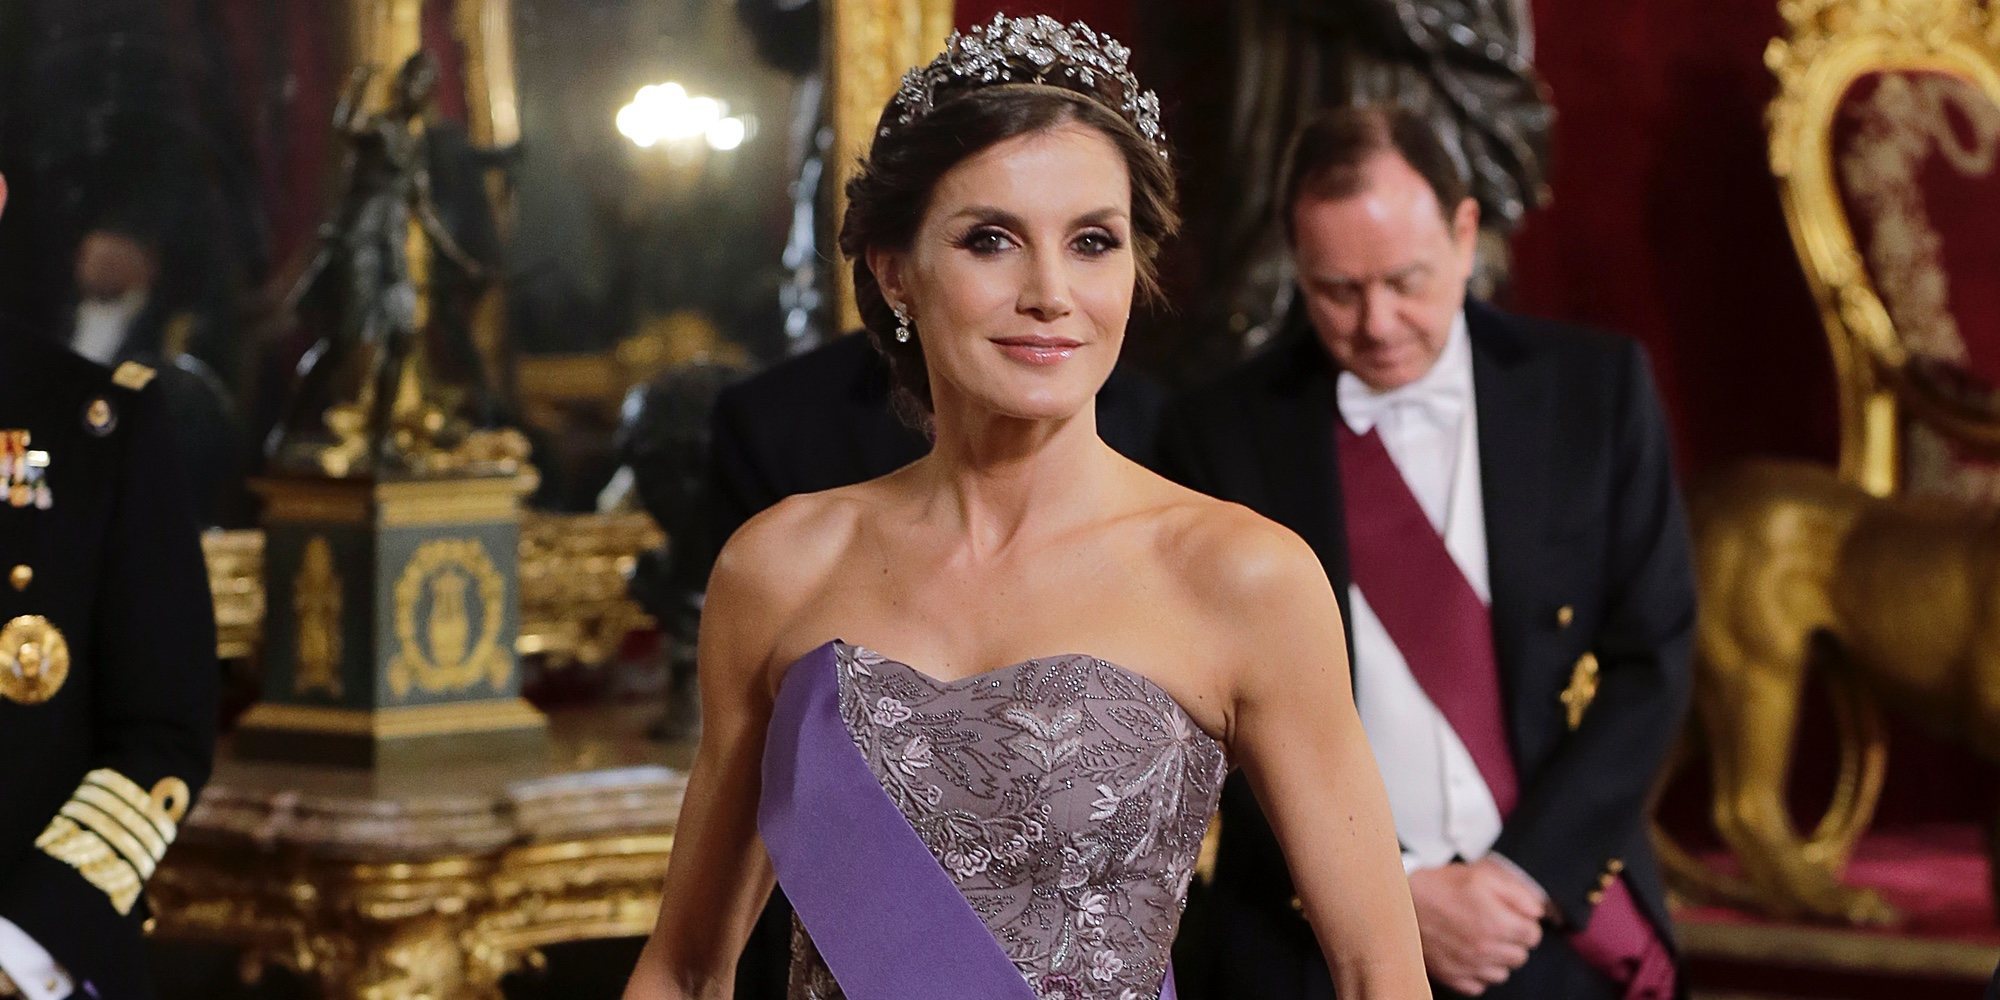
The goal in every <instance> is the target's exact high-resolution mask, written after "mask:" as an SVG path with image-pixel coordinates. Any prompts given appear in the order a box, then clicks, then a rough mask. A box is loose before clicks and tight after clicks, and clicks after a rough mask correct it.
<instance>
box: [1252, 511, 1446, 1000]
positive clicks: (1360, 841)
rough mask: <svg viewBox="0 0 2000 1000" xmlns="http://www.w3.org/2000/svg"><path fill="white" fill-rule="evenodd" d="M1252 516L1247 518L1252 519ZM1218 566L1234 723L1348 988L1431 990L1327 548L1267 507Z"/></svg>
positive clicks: (1340, 987) (1350, 991)
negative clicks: (1355, 689) (1284, 525)
mask: <svg viewBox="0 0 2000 1000" xmlns="http://www.w3.org/2000/svg"><path fill="white" fill-rule="evenodd" d="M1246 520H1247V519H1246ZM1239 527H1242V528H1245V529H1247V530H1237V531H1232V532H1230V533H1231V534H1233V535H1235V536H1236V538H1235V540H1234V542H1233V543H1232V544H1231V545H1230V546H1229V547H1228V550H1227V554H1226V555H1224V556H1223V557H1222V562H1223V563H1224V564H1225V566H1226V568H1225V570H1224V571H1223V572H1222V573H1220V574H1218V577H1219V582H1221V583H1222V585H1223V586H1224V588H1225V589H1226V591H1227V593H1226V594H1225V595H1224V598H1225V599H1224V601H1223V603H1224V604H1225V605H1226V606H1229V607H1230V613H1229V614H1228V616H1227V620H1228V621H1230V622H1232V623H1234V624H1233V627H1232V628H1231V629H1230V634H1231V636H1232V637H1233V641H1232V643H1231V648H1230V653H1229V661H1230V665H1231V670H1232V672H1233V675H1234V676H1233V681H1234V683H1233V690H1234V696H1233V698H1232V699H1231V705H1232V713H1231V718H1230V724H1229V731H1228V733H1227V736H1228V739H1229V753H1230V759H1231V760H1232V761H1234V762H1235V763H1236V764H1237V765H1239V766H1241V767H1242V768H1243V770H1244V773H1245V775H1246V776H1247V777H1248V778H1249V779H1250V786H1251V788H1252V790H1254V791H1255V792H1256V794H1257V801H1258V804H1259V805H1260V806H1261V807H1262V809H1263V811H1264V815H1265V817H1266V818H1267V819H1268V820H1270V823H1271V829H1272V831H1273V832H1274V833H1276V835H1277V838H1278V843H1279V845H1280V846H1281V847H1282V848H1283V849H1284V853H1285V861H1286V863H1287V865H1288V866H1289V867H1290V868H1291V871H1292V878H1293V883H1294V884H1295V885H1296V886H1297V888H1298V893H1299V899H1300V901H1301V903H1302V904H1303V905H1304V907H1305V915H1306V918H1307V919H1308V920H1310V921H1311V922H1312V927H1313V933H1314V935H1315V936H1316V937H1317V938H1318V939H1319V945H1320V949H1321V950H1322V951H1323V952H1324V953H1325V955H1326V960H1327V964H1328V966H1329V967H1331V969H1332V971H1333V980H1334V988H1335V993H1336V994H1337V995H1338V996H1340V997H1342V998H1343V1000H1363V998H1368V1000H1373V998H1396V1000H1405V998H1410V997H1428V996H1430V986H1429V983H1428V981H1427V980H1426V979H1425V976H1424V962H1423V952H1422V948H1421V946H1420V944H1419V942H1418V937H1417V921H1416V912H1415V910H1414V908H1413V907H1412V906H1411V903H1410V890H1409V883H1408V881H1407V880H1406V879H1405V878H1404V875H1403V866H1402V861H1401V856H1400V853H1399V852H1398V850H1397V847H1396V833H1395V827H1394V825H1393V824H1392V823H1391V822H1390V819H1389V800H1388V796H1387V794H1386V793H1385V792H1384V791H1383V788H1382V777H1381V772H1380V771H1378V770H1377V769H1376V766H1375V758H1374V755H1373V754H1372V753H1371V752H1370V751H1369V748H1368V742H1367V740H1366V738H1365V737H1364V736H1363V735H1362V732H1361V719H1360V716H1359V715H1358V714H1357V713H1356V711H1355V708H1354V696H1353V694H1352V690H1351V686H1350V683H1349V675H1348V666H1347V646H1346V639H1345V637H1344V634H1343V631H1342V628H1341V622H1340V606H1339V605H1338V604H1337V603H1336V602H1335V600H1334V596H1333V588H1332V587H1331V586H1330V585H1329V584H1328V583H1327V579H1326V573H1325V572H1324V571H1323V570H1322V569H1321V568H1320V565H1319V560H1318V558H1317V557H1315V556H1314V555H1313V553H1312V550H1311V549H1310V548H1308V547H1307V546H1306V544H1305V543H1304V542H1302V541H1300V540H1299V539H1298V537H1297V536H1295V535H1293V534H1291V533H1290V532H1287V531H1284V530H1283V529H1281V528H1278V527H1277V526H1276V525H1272V524H1270V523H1268V522H1263V521H1262V520H1261V519H1258V520H1257V521H1256V522H1254V523H1250V524H1247V525H1239Z"/></svg>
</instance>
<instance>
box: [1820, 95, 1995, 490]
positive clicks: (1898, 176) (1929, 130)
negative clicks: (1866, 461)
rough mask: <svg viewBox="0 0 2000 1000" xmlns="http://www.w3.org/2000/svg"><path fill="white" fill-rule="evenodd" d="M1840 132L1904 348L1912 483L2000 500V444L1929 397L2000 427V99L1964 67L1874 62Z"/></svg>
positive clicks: (1870, 257)
mask: <svg viewBox="0 0 2000 1000" xmlns="http://www.w3.org/2000/svg"><path fill="white" fill-rule="evenodd" d="M1831 138H1832V154H1833V159H1834V180H1835V183H1836V185H1837V187H1838V191H1839V195H1840V205H1841V208H1842V210H1843V211H1844V214H1845V215H1846V219H1847V223H1848V227H1849V228H1850V229H1851V231H1852V232H1853V234H1854V242H1855V247H1856V249H1857V250H1859V252H1860V255H1861V260H1862V262H1863V265H1864V267H1865V268H1866V273H1867V278H1868V283H1869V284H1870V285H1872V286H1873V288H1874V290H1875V293H1876V295H1877V296H1878V297H1879V298H1880V300H1881V303H1882V306H1883V308H1884V309H1885V310H1886V311H1887V313H1888V317H1889V321H1890V325H1891V327H1892V329H1893V331H1894V336H1895V339H1896V341H1897V343H1898V344H1900V346H1901V347H1902V348H1903V350H1904V352H1906V356H1905V357H1904V358H1903V359H1902V364H1903V366H1904V370H1903V373H1902V374H1903V375H1904V379H1903V380H1902V381H1894V380H1892V382H1893V383H1894V384H1895V385H1896V388H1897V390H1898V395H1899V396H1902V397H1904V400H1903V401H1904V402H1905V404H1906V405H1905V406H1904V408H1903V409H1904V411H1905V412H1904V419H1903V420H1902V421H1901V423H1902V426H1901V427H1900V428H1899V431H1900V435H1901V444H1902V448H1901V453H1902V461H1901V463H1900V464H1901V469H1900V473H1901V479H1902V485H1903V488H1904V489H1905V490H1908V491H1910V492H1913V493H1926V494H1944V495H1949V496H1954V497H1960V498H1964V499H1977V500H1984V501H1992V502H1995V503H2000V453H1996V452H1995V451H1994V450H1992V449H1990V448H1986V447H1980V446H1979V445H1978V443H1977V442H1968V441H1967V440H1964V439H1963V438H1962V437H1960V436H1957V435H1954V434H1953V433H1951V432H1950V431H1951V426H1949V422H1947V424H1948V426H1945V427H1940V426H1938V425H1937V423H1936V422H1934V421H1931V420H1928V419H1926V418H1927V416H1928V415H1929V412H1930V409H1931V407H1930V406H1927V405H1926V404H1927V403H1928V404H1937V405H1944V406H1952V407H1956V408H1957V409H1959V410H1962V411H1963V412H1964V413H1965V415H1966V417H1967V418H1968V419H1971V420H1973V421H1975V422H1976V421H1978V420H1979V419H1980V418H1981V417H1982V416H1985V417H1988V418H1990V419H1992V420H1993V422H1994V423H1995V424H1996V426H2000V409H1996V408H1995V407H1994V405H1993V404H1994V403H1995V402H1996V401H2000V103H1995V102H1994V101H1993V100H1991V99H1989V98H1988V96H1987V95H1986V94H1985V93H1984V92H1982V91H1981V90H1980V88H1979V87H1978V86H1977V84H1976V83H1974V82H1973V81H1971V80H1969V79H1967V78H1966V77H1965V76H1963V75H1960V74H1956V73H1951V72H1944V71H1938V70H1924V69H1916V70H1899V71H1889V72H1871V73H1866V74H1863V75H1861V76H1859V77H1856V78H1855V80H1854V82H1853V84H1852V85H1851V86H1849V87H1848V89H1847V91H1846V93H1845V94H1844V95H1843V96H1842V99H1841V102H1840V105H1839V108H1838V110H1837V112H1836V115H1835V120H1834V122H1833V128H1832V136H1831ZM1883 360H1884V361H1888V362H1891V363H1893V360H1894V359H1883ZM1910 396H1918V397H1923V398H1921V399H1918V400H1911V399H1909V398H1908V397H1910Z"/></svg>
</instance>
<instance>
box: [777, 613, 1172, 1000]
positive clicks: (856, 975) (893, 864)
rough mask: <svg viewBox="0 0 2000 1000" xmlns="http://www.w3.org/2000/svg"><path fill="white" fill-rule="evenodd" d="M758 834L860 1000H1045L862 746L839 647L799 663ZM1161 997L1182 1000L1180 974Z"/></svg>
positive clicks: (809, 929) (784, 703)
mask: <svg viewBox="0 0 2000 1000" xmlns="http://www.w3.org/2000/svg"><path fill="white" fill-rule="evenodd" d="M757 830H758V832H759V833H760V834H761V835H762V836H763V838H764V847H765V849H766V850H767V851H769V852H770V855H771V865H772V867H773V868H775V869H776V870H777V873H778V884H779V885H782V886H783V887H784V889H785V895H786V897H788V898H789V899H790V900H791V903H792V909H793V910H794V911H795V912H797V913H798V916H799V921H800V922H801V923H803V924H804V925H805V928H806V933H808V934H810V935H811V936H812V940H813V945H814V946H815V947H816V948H817V949H818V950H819V955H820V958H821V959H823V960H824V961H825V962H826V967H827V969H828V971H830V972H832V973H833V978H834V980H835V981H836V982H838V983H839V984H840V989H841V991H842V992H843V993H845V994H847V996H848V997H849V998H850V1000H932V998H935V997H939V996H950V997H953V998H955V1000H1035V991H1034V990H1033V989H1032V988H1031V987H1030V986H1029V985H1028V981H1027V980H1026V979H1024V978H1023V977H1022V976H1021V972H1020V970H1019V969H1017V968H1015V966H1014V963H1013V961H1012V960H1010V959H1009V958H1008V957H1007V953H1006V952H1005V951H1003V950H1002V949H1001V947H1000V943H999V941H997V940H995V939H994V937H993V932H992V930H990V929H989V928H988V927H987V926H986V922H985V921H984V920H981V919H980V918H979V914H977V913H975V912H973V910H972V906H971V904H969V903H967V902H966V900H965V895H964V894H963V893H961V892H959V891H958V885H957V884H956V883H954V882H953V881H952V880H951V876H950V875H948V874H946V872H945V870H944V868H943V867H941V866H939V864H938V862H937V858H936V856H935V855H933V854H931V851H930V848H929V847H926V846H925V845H924V842H923V839H922V838H921V837H919V836H917V831H916V830H915V829H914V828H912V827H911V826H910V821H909V820H908V819H907V818H906V817H904V815H903V813H902V811H901V810H899V809H897V808H896V804H895V803H894V802H893V801H891V800H890V798H889V796H888V794H887V793H885V792H883V791H882V785H881V783H880V782H879V781H877V780H876V778H875V772H873V771H871V770H870V769H869V767H868V761H867V760H865V759H863V757H862V756H861V753H860V752H859V751H858V750H857V749H856V748H855V746H854V737H853V735H852V734H850V733H849V732H848V730H847V724H846V723H845V722H843V721H842V720H841V718H840V692H839V665H838V662H837V661H836V659H835V656H834V649H833V643H827V644H826V645H824V646H821V647H819V648H818V649H815V650H813V651H812V652H810V653H807V654H806V655H805V656H804V657H801V658H800V659H799V661H798V662H797V663H794V664H792V666H791V668H790V670H789V671H787V673H786V675H785V679H784V681H783V682H782V683H781V684H780V685H779V687H778V700H777V703H776V704H775V705H774V706H773V707H772V711H771V727H770V732H769V735H768V736H767V737H766V738H765V743H764V790H763V796H762V799H761V801H759V803H758V806H757ZM947 976H948V977H950V981H949V982H946V981H943V977H947ZM1160 996H1161V998H1162V1000H1174V986H1173V975H1172V974H1171V973H1169V974H1168V976H1167V978H1166V982H1164V983H1163V984H1162V985H1161V987H1160Z"/></svg>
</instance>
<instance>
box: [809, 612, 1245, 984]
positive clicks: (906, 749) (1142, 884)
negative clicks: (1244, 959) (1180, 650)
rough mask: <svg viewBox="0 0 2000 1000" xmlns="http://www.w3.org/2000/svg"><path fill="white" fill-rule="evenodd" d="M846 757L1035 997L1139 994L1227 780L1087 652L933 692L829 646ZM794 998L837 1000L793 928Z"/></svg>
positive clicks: (1206, 755) (1158, 969) (1167, 713)
mask: <svg viewBox="0 0 2000 1000" xmlns="http://www.w3.org/2000/svg"><path fill="white" fill-rule="evenodd" d="M834 657H835V663H836V666H837V668H838V672H839V674H838V676H839V680H838V690H839V703H840V715H841V718H842V720H843V721H844V722H845V723H846V727H847V729H848V731H849V733H850V734H851V735H852V737H853V739H854V744H855V747H856V748H857V749H858V750H859V751H860V752H861V754H862V756H863V757H865V758H866V759H867V762H868V766H869V768H870V770H872V771H873V772H874V774H875V778H876V780H877V781H879V782H880V783H881V785H882V789H883V791H884V792H886V793H887V794H888V796H889V797H890V799H891V800H893V801H894V802H895V804H896V806H897V808H898V809H899V810H900V811H901V812H902V813H903V815H904V817H905V818H907V819H908V820H909V822H910V825H911V826H912V827H913V828H914V829H915V830H916V832H917V834H918V835H919V837H921V838H922V840H923V842H924V844H925V845H926V846H927V847H929V848H930V851H931V854H932V855H933V856H934V857H935V858H936V859H937V862H938V864H939V866H941V867H942V868H943V869H944V870H945V871H946V872H947V873H948V874H950V876H951V878H952V880H953V881H954V882H955V883H956V884H957V886H958V889H959V891H960V892H961V893H962V894H963V895H964V896H965V899H966V901H967V902H968V903H970V904H971V906H972V909H973V911H974V912H975V913H977V914H978V915H979V917H980V919H981V920H983V921H984V922H985V924H986V926H987V928H988V929H989V930H991V931H992V932H993V936H994V938H995V939H996V940H997V941H998V942H999V944H1000V946H1001V947H1002V949H1003V950H1005V952H1006V953H1007V956H1008V958H1010V959H1011V960H1012V961H1013V963H1014V966H1015V967H1016V968H1017V969H1019V970H1020V972H1021V975H1022V976H1023V977H1024V978H1025V979H1026V980H1027V981H1028V984H1029V985H1030V986H1031V987H1032V988H1033V989H1034V991H1035V994H1036V996H1037V997H1039V998H1040V1000H1140V998H1145V1000H1151V998H1153V997H1154V996H1156V995H1157V994H1158V992H1159V990H1160V984H1161V981H1162V979H1163V978H1164V977H1165V974H1166V971H1167V961H1168V951H1169V948H1170V947H1171V945H1172V944H1173V939H1174V933H1175V930H1176V929H1177V927H1178V926H1179V924H1180V917H1181V907H1182V904H1183V903H1184V902H1185V900H1186V898H1187V888H1188V881H1189V879H1190V878H1191V877H1192V876H1193V874H1194V868H1195V863H1196V860H1197V858H1198V856H1199V854H1200V850H1201V840H1202V835H1203V833H1204V832H1205V831H1206V830H1207V827H1208V821H1209V817H1210V815H1211V814H1212V813H1213V812H1214V811H1215V806H1216V800H1217V797H1218V796H1219V795H1220V794H1221V790H1222V779H1223V776H1224V774H1225V773H1226V771H1227V763H1226V761H1225V759H1224V755H1223V751H1222V747H1221V745H1220V744H1218V743H1217V742H1216V741H1215V740H1214V738H1212V737H1210V736H1209V735H1208V734H1207V733H1205V732H1203V731H1202V730H1201V728H1200V727H1199V726H1197V725H1196V724H1195V722H1194V720H1192V719H1190V718H1189V717H1188V714H1187V713H1186V712H1185V711H1184V710H1183V709H1182V708H1181V707H1180V706H1179V705H1178V704H1177V703H1175V702H1174V700H1173V699H1172V698H1170V697H1168V695H1167V694H1166V692H1165V691H1163V690H1161V689H1160V688H1159V686H1158V685H1156V684H1154V683H1153V682H1151V681H1149V680H1147V679H1145V678H1143V677H1140V676H1138V675H1137V674H1134V673H1132V672H1131V671H1128V670H1125V669H1123V668H1121V667H1118V666H1115V665H1113V664H1110V663H1106V662H1105V661H1103V660H1099V659H1095V658H1093V657H1089V656H1074V655H1072V656H1055V657H1047V658H1043V659H1036V660H1028V661H1025V662H1022V663H1017V664H1014V665H1012V666H1008V667H1002V668H1000V669H997V670H991V671H988V672H986V673H982V674H977V675H974V676H972V677H968V678H965V679H963V680H959V681H955V682H951V683H945V682H942V681H938V680H936V679H934V678H931V677H929V676H927V675H925V674H923V673H921V672H919V671H918V670H916V669H915V668H913V667H910V666H908V665H905V664H902V663H898V662H896V661H894V660H890V659H887V658H885V657H883V656H881V655H879V654H877V653H875V652H872V651H870V650H868V649H865V648H862V647H857V646H851V645H847V644H845V643H839V644H836V645H835V646H834ZM789 993H790V996H791V998H792V1000H839V998H841V997H842V994H841V991H840V987H839V986H838V985H837V984H836V983H835V982H834V979H833V977H832V975H831V974H830V973H829V972H828V971H827V969H826V967H825V965H824V963H823V962H822V961H821V960H820V957H819V954H818V952H817V951H815V950H814V948H813V946H812V942H811V940H810V939H809V938H808V937H807V936H806V934H805V931H804V929H803V927H801V926H799V925H797V924H796V922H795V924H794V934H793V963H792V974H791V988H790V990H789Z"/></svg>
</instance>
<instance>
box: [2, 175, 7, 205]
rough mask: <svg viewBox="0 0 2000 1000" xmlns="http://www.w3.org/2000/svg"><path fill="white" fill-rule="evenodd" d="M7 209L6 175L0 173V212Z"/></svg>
mask: <svg viewBox="0 0 2000 1000" xmlns="http://www.w3.org/2000/svg"><path fill="white" fill-rule="evenodd" d="M6 211H7V175H6V174H0V213H5V212H6Z"/></svg>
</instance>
